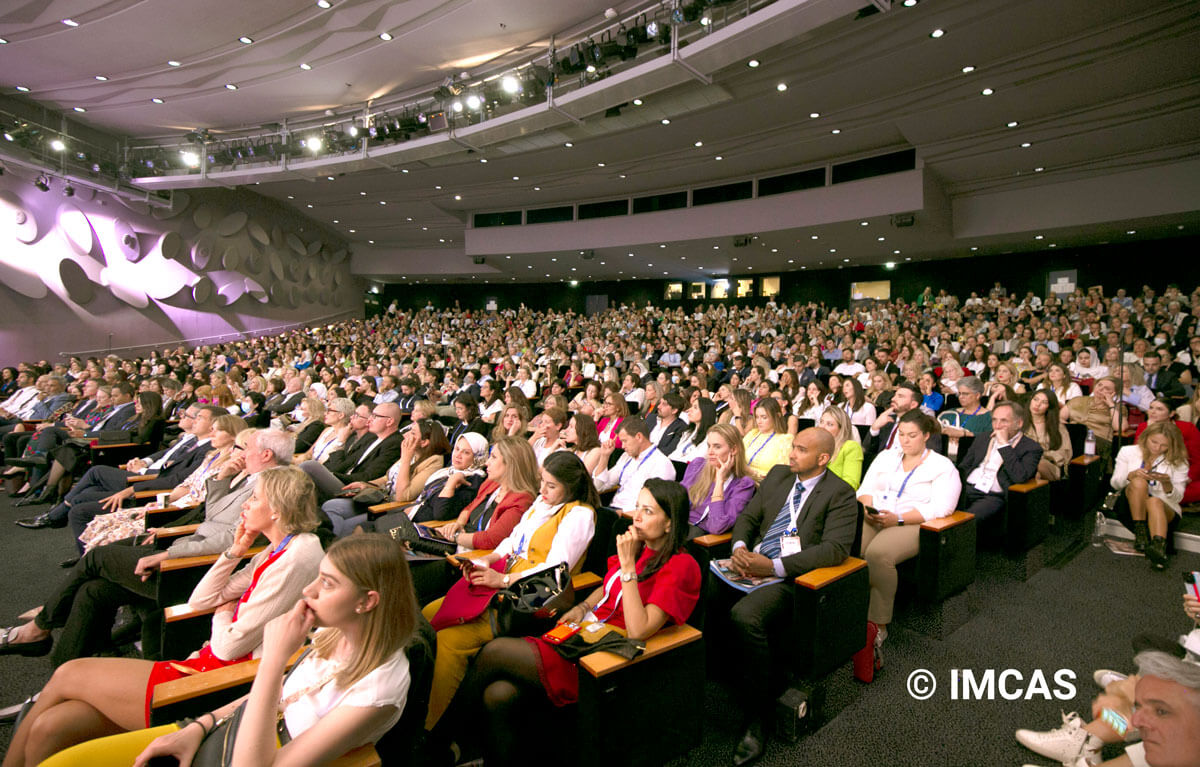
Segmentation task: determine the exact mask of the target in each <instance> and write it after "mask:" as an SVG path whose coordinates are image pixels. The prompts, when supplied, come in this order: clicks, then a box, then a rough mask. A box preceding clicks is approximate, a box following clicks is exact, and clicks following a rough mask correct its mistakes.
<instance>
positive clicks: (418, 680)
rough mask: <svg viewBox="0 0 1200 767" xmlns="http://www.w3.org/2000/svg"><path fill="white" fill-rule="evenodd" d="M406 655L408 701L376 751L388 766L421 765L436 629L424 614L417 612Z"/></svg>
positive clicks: (435, 647) (380, 740)
mask: <svg viewBox="0 0 1200 767" xmlns="http://www.w3.org/2000/svg"><path fill="white" fill-rule="evenodd" d="M405 653H406V654H407V655H408V674H409V678H410V682H409V686H408V700H407V701H406V702H405V704H404V713H403V714H401V715H400V721H398V722H396V724H395V726H394V727H392V729H390V730H388V731H387V732H386V733H385V734H384V736H383V737H382V738H380V739H379V743H378V744H377V745H376V747H375V750H376V751H378V752H379V758H380V760H382V762H383V764H384V765H387V767H400V766H401V765H416V764H420V763H421V760H420V758H419V757H420V754H421V746H422V743H423V741H424V739H425V715H426V714H427V713H428V711H429V693H430V690H431V688H432V686H433V662H434V660H435V656H436V655H437V632H435V631H434V630H433V626H431V625H429V621H427V620H425V616H423V615H421V614H419V613H418V615H417V628H416V631H415V632H414V633H413V636H412V639H410V640H409V642H408V648H407V649H406V650H405Z"/></svg>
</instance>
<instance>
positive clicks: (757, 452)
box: [746, 432, 775, 466]
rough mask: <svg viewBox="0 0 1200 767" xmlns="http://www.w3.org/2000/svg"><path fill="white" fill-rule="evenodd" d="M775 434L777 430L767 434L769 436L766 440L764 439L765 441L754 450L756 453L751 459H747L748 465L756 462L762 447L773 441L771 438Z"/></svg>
mask: <svg viewBox="0 0 1200 767" xmlns="http://www.w3.org/2000/svg"><path fill="white" fill-rule="evenodd" d="M774 436H775V432H771V433H770V434H768V435H767V438H766V439H765V440H763V443H762V444H761V445H759V446H758V449H757V450H755V451H754V455H752V456H750V460H748V461H746V465H747V466H749V465H750V464H752V463H754V459H755V458H757V457H758V454H759V453H761V452H762V449H763V448H764V447H766V446H767V445H769V444H770V443H771V438H772V437H774ZM751 444H753V443H751Z"/></svg>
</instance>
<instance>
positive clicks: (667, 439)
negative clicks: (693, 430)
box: [646, 413, 688, 455]
mask: <svg viewBox="0 0 1200 767" xmlns="http://www.w3.org/2000/svg"><path fill="white" fill-rule="evenodd" d="M655 426H658V413H651V414H650V415H649V416H647V417H646V427H647V428H648V429H650V430H651V431H653V430H654V427H655ZM687 429H688V424H686V423H684V422H683V419H682V418H679V417H678V416H677V417H676V418H675V420H674V421H672V422H671V425H670V426H668V427H667V430H666V431H664V432H663V435H662V436H661V437H659V438H658V449H659V450H661V451H662V452H663V454H664V455H670V454H671V453H673V452H674V451H675V447H676V446H677V445H678V444H679V439H680V437H682V436H683V433H684V432H685V431H687Z"/></svg>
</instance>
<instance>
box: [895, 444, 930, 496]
mask: <svg viewBox="0 0 1200 767" xmlns="http://www.w3.org/2000/svg"><path fill="white" fill-rule="evenodd" d="M927 455H929V448H926V449H925V452H924V453H921V460H920V461H918V462H917V465H916V466H914V467H912V471H910V472H908V474H906V475H905V476H904V481H903V482H901V483H900V492H898V493H896V500H897V501H899V500H900V498H901V497H903V496H904V488H906V487H908V481H909V480H910V479H912V475H913V473H914V472H916V470H917V469H919V468H921V464H923V463H925V456H927ZM900 467H901V471H903V468H904V457H903V456H901V457H900Z"/></svg>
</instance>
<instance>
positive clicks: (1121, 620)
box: [0, 499, 1200, 767]
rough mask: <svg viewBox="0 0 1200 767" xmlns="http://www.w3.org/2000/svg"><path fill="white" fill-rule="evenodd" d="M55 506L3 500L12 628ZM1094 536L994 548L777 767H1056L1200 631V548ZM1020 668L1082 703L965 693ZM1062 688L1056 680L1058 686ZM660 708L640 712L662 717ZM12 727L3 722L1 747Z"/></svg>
mask: <svg viewBox="0 0 1200 767" xmlns="http://www.w3.org/2000/svg"><path fill="white" fill-rule="evenodd" d="M45 508H46V507H44V506H41V507H34V508H33V509H13V508H12V505H11V502H9V501H8V500H7V499H0V582H2V583H4V584H5V588H3V589H0V625H8V624H10V623H11V622H12V621H13V620H15V617H16V615H17V614H19V613H20V612H22V611H24V610H26V609H28V608H30V607H32V606H34V605H36V604H39V603H40V602H41V601H42V599H43V597H44V595H45V594H46V593H47V591H48V589H50V588H53V587H54V584H55V583H57V582H58V580H59V579H60V578H61V577H62V571H61V570H59V568H58V566H57V563H58V562H59V561H60V560H62V559H64V558H66V557H68V556H70V555H71V554H72V553H73V547H72V545H71V541H70V534H69V533H68V532H67V531H66V530H37V531H30V530H24V529H22V528H18V527H16V526H15V525H13V521H14V520H16V519H18V518H20V517H23V516H29V515H30V514H29V512H30V511H33V512H40V511H43V510H45ZM1084 532H1086V531H1083V530H1081V529H1080V527H1079V525H1078V524H1076V525H1066V526H1063V525H1060V526H1059V527H1058V528H1057V529H1056V531H1055V533H1054V535H1053V536H1052V538H1051V540H1050V541H1049V542H1048V548H1049V549H1050V550H1051V552H1052V553H1057V552H1059V551H1062V550H1068V555H1067V556H1063V557H1059V558H1058V560H1057V561H1055V562H1053V563H1052V564H1051V565H1050V566H1046V567H1044V568H1043V569H1042V570H1040V571H1039V572H1037V573H1036V574H1035V575H1033V576H1032V577H1031V578H1029V579H1028V580H1024V581H1023V580H1020V579H1018V578H1016V577H1014V575H1013V574H1012V572H1011V570H1012V568H1011V567H1009V566H1008V563H1007V560H1005V558H1004V557H1003V556H1001V555H999V554H993V553H986V552H985V553H983V554H981V555H980V568H979V573H978V577H977V580H976V582H975V584H974V586H972V602H973V604H974V606H975V607H977V610H976V611H975V612H974V613H973V615H972V617H971V618H970V620H968V621H967V622H966V623H965V624H964V625H962V626H961V627H960V628H958V629H957V630H955V631H954V632H953V633H951V634H950V635H948V636H947V637H945V638H944V639H942V640H937V639H934V638H931V637H929V636H927V635H924V634H921V633H918V632H916V631H914V630H911V629H909V628H906V627H905V626H904V624H903V616H904V611H903V610H901V611H899V612H898V615H897V623H895V624H893V629H892V630H891V635H890V636H889V638H888V640H887V643H886V644H885V665H884V668H883V670H882V671H881V672H880V673H879V674H878V675H877V676H876V679H875V682H874V683H873V684H870V685H862V684H859V683H858V682H855V681H854V679H853V677H852V675H851V673H850V668H849V665H847V666H846V667H844V668H843V669H841V670H839V671H838V672H836V673H835V674H834V676H833V678H832V679H831V680H830V682H829V688H828V689H829V692H828V704H829V709H830V710H831V711H833V712H835V713H834V715H833V716H832V719H831V720H830V721H828V722H827V723H826V724H825V725H824V726H823V727H822V728H821V729H820V730H818V731H817V732H815V733H813V734H810V735H808V736H807V737H805V738H803V739H802V740H800V741H799V742H798V743H796V744H785V743H779V742H771V743H770V745H769V746H768V752H767V755H766V758H765V759H764V760H763V761H762V764H763V765H766V766H768V767H770V766H773V765H839V766H841V767H853V766H854V765H863V766H864V767H866V766H868V765H871V766H873V765H879V764H891V765H922V766H924V765H931V766H934V765H946V766H948V767H960V766H961V767H968V766H970V765H982V764H985V763H986V764H988V765H1020V764H1023V763H1025V762H1033V763H1040V764H1048V762H1047V761H1046V760H1042V759H1039V758H1037V757H1036V756H1035V755H1033V754H1031V753H1029V752H1027V751H1025V750H1024V749H1023V748H1022V747H1021V746H1020V745H1019V744H1017V742H1016V741H1015V740H1014V739H1013V734H1012V733H1013V730H1014V729H1016V728H1018V727H1037V728H1039V729H1040V728H1048V727H1051V726H1055V725H1056V724H1057V723H1058V721H1059V711H1060V709H1062V710H1066V711H1072V710H1078V711H1081V712H1086V711H1087V710H1088V709H1089V701H1090V700H1091V698H1092V696H1093V695H1094V694H1095V693H1096V690H1095V688H1094V686H1093V684H1092V681H1091V674H1092V671H1093V670H1094V669H1096V668H1101V667H1107V668H1115V669H1128V668H1129V667H1130V661H1131V656H1132V653H1131V650H1130V643H1129V642H1130V638H1131V637H1132V636H1133V635H1135V634H1137V633H1140V632H1152V633H1156V634H1160V635H1163V636H1175V635H1178V634H1180V633H1182V632H1183V631H1185V630H1186V629H1187V628H1189V625H1188V622H1187V620H1186V618H1185V617H1184V615H1183V612H1182V609H1181V604H1182V603H1181V600H1180V595H1181V594H1182V590H1183V586H1182V578H1181V573H1183V572H1184V571H1185V570H1200V556H1198V555H1195V554H1179V555H1177V556H1176V557H1175V558H1174V559H1173V560H1172V562H1171V565H1170V567H1169V568H1168V570H1167V572H1165V573H1153V572H1151V570H1150V568H1149V565H1148V564H1147V563H1146V561H1145V560H1143V559H1141V558H1137V557H1118V556H1115V555H1113V554H1111V553H1109V552H1108V551H1107V550H1106V549H1102V548H1091V547H1088V546H1084V547H1082V548H1079V547H1076V548H1075V549H1073V550H1072V549H1069V544H1070V542H1071V540H1072V539H1073V538H1075V537H1076V536H1079V535H1081V534H1083V533H1084ZM1008 668H1012V669H1016V670H1018V671H1020V672H1021V673H1022V675H1024V676H1025V677H1028V676H1029V675H1031V674H1032V673H1033V672H1034V671H1036V670H1041V671H1042V672H1043V673H1045V674H1046V675H1047V677H1050V676H1052V675H1053V674H1054V672H1056V671H1058V670H1059V669H1067V670H1070V671H1071V672H1073V673H1074V676H1075V682H1074V684H1075V688H1076V690H1075V696H1074V698H1073V699H1072V700H1067V701H1057V700H1049V701H1047V700H1044V699H1042V698H1041V697H1034V698H1033V699H1032V700H1013V701H1008V700H1003V699H997V700H991V701H974V700H972V701H963V700H957V701H955V700H951V699H950V695H949V692H948V691H947V686H948V685H949V683H950V674H951V670H952V669H971V670H972V671H973V672H974V673H975V674H976V675H979V674H981V673H982V672H983V671H985V670H987V669H994V670H996V672H999V671H1001V670H1003V669H1008ZM917 669H928V670H930V671H931V672H933V674H934V676H935V678H936V679H937V681H938V684H939V689H938V691H937V692H936V693H935V694H934V696H933V697H932V698H931V699H929V700H926V701H915V700H913V699H912V698H911V697H910V696H909V695H908V694H907V692H906V688H905V684H906V680H907V679H908V677H909V675H910V674H911V673H912V672H913V671H915V670H917ZM50 671H51V669H50V665H49V663H48V662H47V661H46V660H45V659H42V658H20V657H13V656H0V705H9V704H11V703H15V702H17V701H18V700H20V699H22V698H23V697H24V696H26V695H28V694H29V693H31V692H33V691H36V690H38V689H39V688H40V687H41V685H43V684H44V683H45V682H46V680H47V679H48V678H49V676H50ZM1051 684H1052V685H1053V682H1051ZM658 714H659V712H653V711H639V712H631V713H630V715H631V716H654V715H658ZM705 722H706V727H705V733H704V738H703V741H702V742H701V743H700V745H699V746H697V747H696V748H695V749H693V750H692V751H691V752H689V753H688V755H687V756H686V757H683V758H680V759H677V760H675V761H674V762H672V764H673V765H720V764H728V763H730V760H731V756H732V752H733V747H734V745H735V742H736V738H737V737H738V736H739V735H740V733H739V732H738V728H739V726H740V723H741V714H740V712H739V711H738V710H737V707H736V706H735V705H734V704H733V702H732V701H731V699H730V696H729V693H728V691H727V690H726V689H725V688H724V686H723V685H721V684H719V683H716V682H710V683H709V684H708V685H707V696H706V715H705ZM11 735H12V730H11V727H10V726H8V725H0V751H3V750H5V749H7V746H8V742H9V739H10V738H11Z"/></svg>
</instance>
